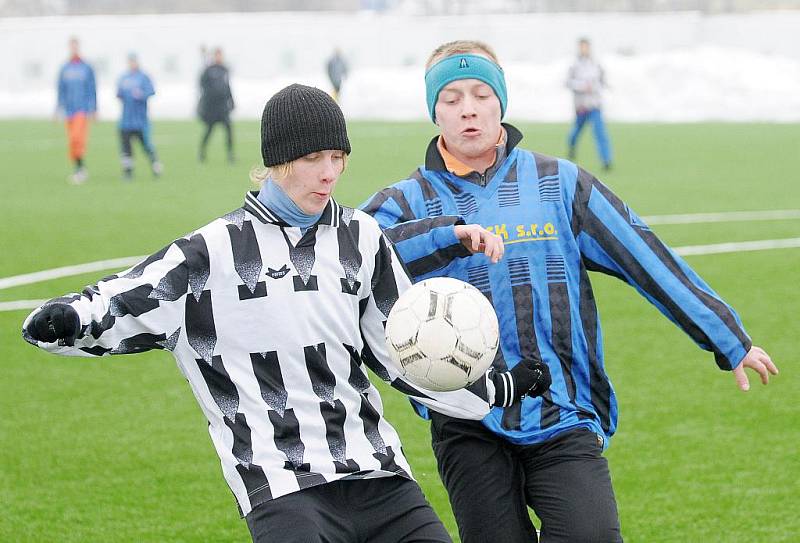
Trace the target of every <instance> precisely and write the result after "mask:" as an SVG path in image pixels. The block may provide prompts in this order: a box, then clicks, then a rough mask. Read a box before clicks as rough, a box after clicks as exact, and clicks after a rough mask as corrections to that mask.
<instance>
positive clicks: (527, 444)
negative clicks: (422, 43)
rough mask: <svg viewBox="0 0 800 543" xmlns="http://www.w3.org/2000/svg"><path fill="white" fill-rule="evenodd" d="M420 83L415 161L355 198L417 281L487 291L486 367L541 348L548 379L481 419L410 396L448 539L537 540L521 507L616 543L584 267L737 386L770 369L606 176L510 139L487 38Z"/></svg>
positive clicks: (566, 536)
mask: <svg viewBox="0 0 800 543" xmlns="http://www.w3.org/2000/svg"><path fill="white" fill-rule="evenodd" d="M425 86H426V93H427V105H428V111H429V113H430V116H431V119H432V120H433V121H434V123H436V125H437V126H438V128H439V135H438V136H437V137H435V138H433V140H432V141H431V142H430V144H429V145H428V149H427V151H426V154H425V165H424V166H421V167H420V168H419V169H417V170H416V171H415V172H414V173H413V174H412V175H411V176H410V177H409V178H408V179H405V180H403V181H400V182H398V183H395V184H394V185H392V186H390V187H389V188H386V189H384V190H381V191H380V192H378V193H377V194H375V195H374V196H373V197H371V198H370V199H369V200H368V201H367V202H366V203H365V204H364V205H363V206H362V209H363V210H364V211H366V212H367V213H369V214H371V215H372V216H374V217H375V218H376V219H377V220H378V222H379V223H380V224H381V226H382V227H383V228H384V230H385V232H386V233H387V236H388V237H389V238H390V240H391V241H392V242H393V243H394V246H395V249H396V250H397V252H398V254H399V256H400V258H401V259H403V260H404V262H405V264H406V266H407V268H408V270H409V272H410V274H411V275H412V276H413V278H414V280H415V281H420V280H423V279H425V278H428V277H432V276H449V277H455V278H457V279H461V280H463V281H467V282H469V283H471V284H472V285H474V286H475V287H477V288H478V289H480V290H481V291H482V292H483V293H484V294H485V295H486V296H487V298H489V300H490V301H491V302H492V303H493V305H494V307H495V310H496V311H497V314H498V318H499V322H500V349H498V356H497V357H496V359H495V361H494V367H495V368H496V369H497V370H500V371H502V370H505V369H509V368H514V367H515V366H516V365H517V364H518V363H519V361H520V360H522V359H531V360H540V361H542V362H544V363H545V364H546V365H547V366H548V368H549V372H550V376H551V379H552V384H551V386H550V388H549V390H547V391H546V392H545V393H544V394H542V395H541V396H539V397H536V398H532V397H527V398H525V399H524V400H523V401H522V402H520V403H518V404H515V405H512V406H510V407H507V408H503V407H495V408H493V409H492V411H491V413H490V414H489V415H487V416H486V417H485V418H484V419H483V420H482V421H463V420H457V419H454V418H451V417H447V416H444V415H441V414H438V413H434V412H432V411H428V410H427V409H425V408H424V407H423V406H420V405H415V408H416V409H417V412H418V413H419V414H421V415H422V416H425V417H427V418H430V419H431V436H432V446H433V451H434V454H435V456H436V459H437V463H438V469H439V475H440V477H441V478H442V481H443V483H444V485H445V487H446V489H447V492H448V494H449V498H450V503H451V505H452V508H453V512H454V514H455V518H456V521H457V523H458V527H459V533H460V535H461V539H462V541H464V542H465V543H470V542H485V541H492V542H493V543H500V542H509V543H510V542H519V541H536V537H537V535H536V530H535V528H534V526H533V524H532V523H531V521H530V518H529V513H528V507H531V508H532V509H533V510H534V512H535V513H536V515H537V516H538V517H539V519H541V522H542V525H541V535H542V538H543V540H544V541H546V542H548V543H556V542H576V541H580V542H604V543H608V542H618V541H622V536H621V531H620V525H619V517H618V513H617V505H616V499H615V497H614V491H613V488H612V484H611V477H610V474H609V469H608V463H607V461H606V459H605V458H604V457H603V455H602V454H603V451H604V450H605V448H606V447H607V446H608V442H609V439H610V438H611V436H612V435H613V434H614V431H615V430H616V427H617V401H616V397H615V395H614V389H613V387H612V386H611V382H610V380H609V378H608V375H607V374H606V371H605V368H604V363H603V347H602V339H601V331H600V321H599V316H598V313H597V307H596V305H595V301H594V295H593V293H592V286H591V283H590V281H589V275H588V272H589V271H598V272H601V273H605V274H608V275H611V276H614V277H617V278H619V279H621V280H622V281H625V282H627V283H628V284H630V285H631V286H633V287H634V288H635V289H636V290H637V291H638V292H639V293H640V294H641V295H642V296H644V297H645V298H646V299H647V300H648V301H650V302H651V303H652V304H653V305H655V306H656V308H658V310H659V311H661V312H662V313H663V314H664V315H665V316H666V317H667V318H669V319H670V320H671V321H672V322H674V323H675V324H676V325H677V326H679V327H680V328H681V329H683V330H684V331H685V332H686V333H687V334H688V335H689V336H690V337H691V338H692V339H693V340H694V341H695V342H696V343H697V344H698V345H699V346H700V347H701V348H703V349H705V350H707V351H711V352H712V353H713V354H714V357H715V359H716V363H717V365H718V366H719V367H720V368H721V369H723V370H730V371H732V372H733V375H734V377H735V379H736V382H737V383H738V385H739V387H740V388H741V389H742V390H747V389H748V388H749V383H748V377H747V375H746V374H745V368H750V369H752V370H755V371H756V372H757V373H758V374H759V375H760V377H761V380H762V382H763V383H764V384H766V383H767V382H768V379H769V375H770V374H777V372H778V369H777V368H776V367H775V364H773V362H772V361H771V360H770V357H769V356H768V355H767V353H766V352H764V350H762V349H761V348H759V347H756V346H754V345H753V344H752V342H751V340H750V337H749V336H748V335H747V333H746V332H745V331H744V328H743V327H742V323H741V321H740V320H739V317H738V316H737V314H736V313H735V312H734V311H733V309H732V308H731V307H730V306H728V305H727V304H726V303H725V302H724V301H722V299H720V297H719V296H718V295H717V294H716V293H715V292H714V291H713V290H712V289H711V288H710V287H709V286H708V285H707V284H706V283H705V282H704V281H703V280H702V279H701V278H700V277H699V276H698V275H697V274H696V273H695V272H694V271H693V270H692V269H691V268H690V267H689V266H688V265H687V264H686V263H685V262H684V261H683V260H681V258H680V257H678V256H677V255H676V254H675V253H674V252H673V251H671V250H670V249H669V248H668V247H667V246H666V245H664V243H662V242H661V241H660V240H659V239H658V237H657V236H656V235H655V233H654V232H653V231H652V230H651V229H650V228H648V226H647V225H646V224H645V223H644V222H643V221H642V219H641V218H639V217H638V216H637V215H636V213H634V211H633V210H632V209H630V207H628V206H627V205H626V204H625V203H624V202H623V201H622V200H620V199H619V198H618V197H617V196H616V195H615V194H614V193H613V192H612V191H611V190H610V189H609V188H608V187H606V186H605V185H603V184H602V183H601V182H600V181H599V180H597V178H595V177H594V176H593V175H592V174H590V173H589V172H587V171H585V170H583V169H581V168H579V167H577V166H576V165H575V164H574V163H572V162H570V161H567V160H564V159H559V158H553V157H550V156H546V155H543V154H540V153H536V152H531V151H528V150H525V149H522V148H520V147H519V143H520V140H521V139H522V134H521V133H520V131H519V130H517V129H516V128H515V127H513V126H512V125H510V124H505V123H501V120H502V118H503V116H504V114H505V112H506V107H507V103H508V98H507V93H506V84H505V77H504V74H503V70H502V68H501V67H500V65H499V63H498V61H497V57H496V55H495V54H494V52H493V51H492V49H491V48H490V47H489V46H488V45H486V44H484V43H481V42H473V41H458V42H451V43H447V44H444V45H442V46H440V47H438V48H437V49H436V50H435V51H434V52H433V54H432V55H431V57H430V59H429V61H428V64H427V67H426V74H425ZM460 221H466V222H467V223H475V224H477V225H483V226H484V227H486V228H487V229H489V230H491V232H492V234H493V235H497V236H500V237H501V238H502V239H503V241H504V243H505V253H504V256H503V259H502V260H500V261H499V262H497V263H492V262H491V261H490V260H489V259H487V258H486V256H485V255H483V254H480V253H479V252H478V253H475V254H472V253H470V252H469V251H467V250H466V248H465V247H464V245H463V244H462V243H461V242H460V241H459V239H458V238H457V237H456V235H455V233H454V229H455V227H454V225H456V224H459V223H460ZM486 239H487V240H488V239H489V238H488V237H487V238H486ZM498 526H502V527H503V529H502V530H498V529H497V527H498Z"/></svg>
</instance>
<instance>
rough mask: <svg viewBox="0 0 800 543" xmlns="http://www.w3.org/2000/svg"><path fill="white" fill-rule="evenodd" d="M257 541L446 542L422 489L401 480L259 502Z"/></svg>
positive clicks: (328, 487)
mask: <svg viewBox="0 0 800 543" xmlns="http://www.w3.org/2000/svg"><path fill="white" fill-rule="evenodd" d="M246 520H247V527H248V528H250V535H252V537H253V541H254V542H255V543H273V542H275V543H412V542H413V543H450V542H451V541H452V540H451V539H450V536H449V535H448V534H447V530H445V528H444V525H443V524H442V521H440V520H439V517H437V516H436V513H434V512H433V509H431V506H430V504H428V502H427V500H426V499H425V496H423V495H422V490H421V489H420V488H419V485H418V484H417V483H415V482H414V481H411V480H409V479H405V478H404V477H400V476H395V477H381V478H378V479H359V480H352V481H334V482H332V483H327V484H323V485H319V486H314V487H311V488H307V489H305V490H301V491H299V492H293V493H291V494H287V495H285V496H281V497H280V498H277V499H274V500H272V501H268V502H266V503H263V504H261V505H259V506H258V507H256V508H255V509H253V510H252V511H251V512H250V514H248V515H247V517H246Z"/></svg>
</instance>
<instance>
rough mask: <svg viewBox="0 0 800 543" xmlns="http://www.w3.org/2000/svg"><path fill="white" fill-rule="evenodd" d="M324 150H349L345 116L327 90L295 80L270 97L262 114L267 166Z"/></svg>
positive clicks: (262, 137) (263, 144)
mask: <svg viewBox="0 0 800 543" xmlns="http://www.w3.org/2000/svg"><path fill="white" fill-rule="evenodd" d="M325 150H337V151H344V152H345V153H350V141H349V140H348V139H347V127H346V126H345V122H344V115H342V110H341V109H339V106H338V105H337V104H336V102H335V101H334V100H333V98H331V97H330V96H329V95H328V93H326V92H325V91H321V90H319V89H316V88H314V87H307V86H305V85H299V84H297V83H295V84H293V85H289V86H288V87H286V88H284V89H281V90H280V91H278V92H277V93H276V94H275V95H274V96H273V97H272V98H270V99H269V101H268V102H267V105H266V106H264V114H263V115H262V116H261V157H262V158H263V159H264V166H276V165H278V164H283V163H285V162H291V161H292V160H295V159H298V158H300V157H302V156H305V155H307V154H309V153H316V152H318V151H325Z"/></svg>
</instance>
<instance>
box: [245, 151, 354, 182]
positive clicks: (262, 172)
mask: <svg viewBox="0 0 800 543" xmlns="http://www.w3.org/2000/svg"><path fill="white" fill-rule="evenodd" d="M347 157H348V154H347V153H345V152H344V151H342V172H344V170H345V168H347ZM295 160H298V159H295ZM294 162H295V161H294V160H292V161H291V162H284V163H283V164H276V165H275V166H253V168H252V169H251V170H250V181H251V182H252V183H253V185H255V186H257V187H260V186H261V185H263V184H264V181H266V180H267V179H268V178H271V179H278V180H281V179H285V178H286V177H289V176H290V175H291V174H292V171H293V170H294ZM340 173H341V172H340Z"/></svg>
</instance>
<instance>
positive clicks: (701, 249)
mask: <svg viewBox="0 0 800 543" xmlns="http://www.w3.org/2000/svg"><path fill="white" fill-rule="evenodd" d="M796 247H800V238H787V239H760V240H757V241H736V242H731V243H712V244H710V245H686V246H684V247H675V249H674V251H675V252H676V253H678V254H679V255H681V256H693V255H716V254H722V253H738V252H742V251H763V250H766V249H793V248H796Z"/></svg>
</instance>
